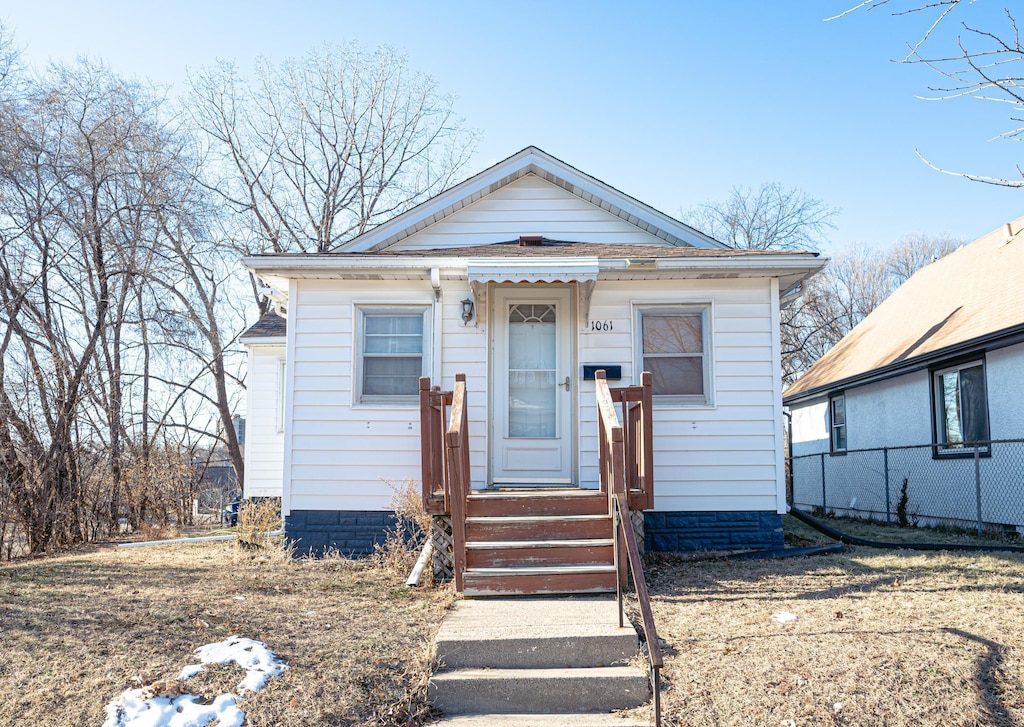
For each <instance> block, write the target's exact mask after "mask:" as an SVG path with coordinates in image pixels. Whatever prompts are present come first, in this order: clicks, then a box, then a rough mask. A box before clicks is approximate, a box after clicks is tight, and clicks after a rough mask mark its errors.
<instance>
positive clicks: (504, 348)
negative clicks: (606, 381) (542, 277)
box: [489, 285, 575, 485]
mask: <svg viewBox="0 0 1024 727" xmlns="http://www.w3.org/2000/svg"><path fill="white" fill-rule="evenodd" d="M571 293H572V291H571V289H570V288H568V287H564V286H550V285H529V286H526V285H518V286H514V287H511V286H509V287H498V288H496V289H495V294H494V297H493V300H494V304H493V305H494V308H493V316H492V318H491V320H492V321H493V322H494V323H493V325H492V326H491V331H492V333H491V336H492V338H491V354H492V355H491V372H490V375H491V386H490V387H489V388H490V391H491V396H492V400H491V413H492V416H491V480H492V482H494V483H495V484H506V485H507V484H522V485H531V484H572V482H573V476H572V470H573V446H572V443H573V434H574V428H573V417H572V416H571V412H572V403H573V400H574V398H575V392H574V390H573V389H574V384H575V382H574V381H573V376H572V372H573V360H572V353H573V351H572V349H573V346H572V341H573V332H574V331H575V327H574V326H573V324H572V318H573V310H572V295H571Z"/></svg>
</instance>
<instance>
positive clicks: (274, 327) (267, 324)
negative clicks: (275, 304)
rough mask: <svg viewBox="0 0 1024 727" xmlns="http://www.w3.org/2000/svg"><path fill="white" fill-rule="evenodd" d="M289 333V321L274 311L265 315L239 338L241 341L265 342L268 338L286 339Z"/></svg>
mask: <svg viewBox="0 0 1024 727" xmlns="http://www.w3.org/2000/svg"><path fill="white" fill-rule="evenodd" d="M287 333H288V321H287V319H285V318H282V317H281V316H279V315H278V314H277V313H275V312H274V311H268V312H266V313H264V314H263V315H262V316H261V317H260V319H259V320H258V321H256V322H255V323H253V324H252V325H251V326H249V328H248V329H246V331H245V333H243V334H242V335H241V336H239V340H241V341H243V342H244V341H246V340H264V339H268V338H284V337H285V336H286V335H287Z"/></svg>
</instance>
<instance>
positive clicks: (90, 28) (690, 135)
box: [0, 0, 1024, 252]
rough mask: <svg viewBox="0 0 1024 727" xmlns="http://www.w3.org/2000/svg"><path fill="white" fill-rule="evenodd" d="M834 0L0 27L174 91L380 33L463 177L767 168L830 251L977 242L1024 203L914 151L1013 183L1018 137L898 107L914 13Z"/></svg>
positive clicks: (920, 22)
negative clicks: (463, 134)
mask: <svg viewBox="0 0 1024 727" xmlns="http://www.w3.org/2000/svg"><path fill="white" fill-rule="evenodd" d="M851 4H853V0H820V1H819V2H780V3H766V2H763V1H754V0H747V1H740V0H735V1H728V0H725V1H722V2H706V1H705V2H691V1H690V0H685V1H682V0H681V1H679V2H632V3H629V4H628V5H627V4H626V3H622V2H618V3H612V2H598V1H594V2H554V1H553V0H549V1H548V2H532V1H529V0H527V1H525V2H515V3H489V2H479V1H477V2H472V3H470V2H445V1H444V0H433V1H432V2H422V1H421V2H389V3H385V2H380V3H372V2H366V1H365V0H362V1H360V2H350V1H349V0H335V1H334V2H329V1H327V0H324V1H322V2H313V1H303V0H292V1H291V2H288V3H283V2H265V1H262V0H250V1H249V2H244V3H242V2H215V1H212V0H206V2H197V1H196V0H182V1H180V2H175V3H159V4H156V3H146V2H138V1H137V0H136V1H135V2H125V1H124V0H106V1H104V2H98V1H96V0H74V1H70V0H37V2H34V3H28V2H23V3H18V4H17V5H14V6H8V7H7V8H6V9H3V10H0V19H3V21H4V22H5V23H6V24H7V25H8V27H9V29H11V30H13V31H14V33H15V36H16V40H17V42H18V44H19V45H20V46H22V47H23V48H24V49H25V56H24V57H25V59H26V60H27V61H28V62H29V63H30V64H32V65H35V66H42V65H43V64H45V63H46V62H47V61H48V60H51V59H52V60H71V59H73V58H74V57H75V56H76V55H78V54H87V55H90V56H92V57H95V58H99V59H102V60H105V61H106V62H107V63H108V64H109V65H111V66H112V67H113V68H114V69H115V70H116V71H118V72H120V73H123V74H125V75H129V76H136V77H139V78H148V79H151V80H153V81H156V82H158V83H161V84H169V85H171V87H172V91H179V90H183V88H184V78H185V74H186V71H187V69H188V68H197V67H201V66H203V65H206V64H209V63H211V62H212V61H214V60H215V59H217V58H224V59H228V60H233V61H235V62H236V63H238V65H239V67H240V68H242V69H247V68H249V67H251V64H252V61H253V60H254V59H255V58H256V57H257V56H258V55H265V56H267V57H269V58H271V59H280V58H284V57H286V56H296V55H302V54H303V53H304V52H306V51H307V50H308V49H310V48H312V47H314V46H317V45H319V44H322V43H324V42H345V41H348V40H358V41H360V42H362V43H363V44H364V45H367V46H376V45H378V44H380V43H388V44H391V45H392V46H394V47H396V48H398V49H399V50H401V51H404V52H405V53H406V54H407V56H408V59H409V63H410V66H411V67H412V68H414V69H416V70H419V71H422V72H425V73H428V74H430V75H432V76H434V78H435V79H436V80H437V82H438V84H439V87H440V88H441V89H443V90H445V91H450V92H452V93H454V94H456V95H457V96H458V101H457V103H456V108H457V110H458V112H459V113H460V114H461V115H462V116H464V117H465V118H466V121H467V123H468V124H469V125H470V126H472V127H474V128H477V129H479V130H480V132H481V134H482V138H481V141H480V144H479V146H478V151H477V154H476V156H475V158H474V159H473V161H472V163H471V165H470V169H469V172H470V173H472V172H476V171H479V170H480V169H483V168H484V167H486V166H488V165H489V164H491V163H493V162H496V161H498V160H500V159H503V158H505V157H507V156H509V155H510V154H513V153H514V152H516V151H518V150H519V149H521V148H523V147H525V146H528V145H530V144H534V145H536V146H539V147H541V148H542V149H544V150H545V151H547V152H549V153H551V154H553V155H554V156H556V157H559V158H560V159H562V160H564V161H566V162H568V163H569V164H572V165H573V166H575V167H577V168H579V169H581V170H583V171H585V172H587V173H589V174H592V175H594V176H596V177H598V178H599V179H601V180H603V181H605V182H607V183H609V184H611V185H613V186H615V187H617V188H619V189H621V190H622V191H624V192H626V193H628V194H631V195H633V196H634V197H637V198H639V199H641V200H643V201H644V202H647V203H648V204H651V205H653V206H654V207H656V208H658V209H660V210H662V211H664V212H666V213H668V214H671V215H673V216H678V215H679V214H680V211H681V210H682V209H683V208H686V207H690V206H692V205H694V204H697V203H699V202H702V201H704V200H708V199H722V198H724V197H725V196H726V195H727V194H728V192H729V190H730V189H731V188H732V187H733V186H736V185H743V186H756V185H758V184H760V183H762V182H766V181H779V182H781V183H783V184H784V185H786V186H795V187H799V188H801V189H803V190H804V191H806V192H807V193H809V194H811V195H813V196H815V197H818V198H820V199H822V200H823V201H824V202H825V203H826V204H828V205H829V206H832V207H837V208H840V209H841V214H840V215H839V216H838V218H837V219H836V224H837V229H836V230H835V231H834V232H833V233H832V234H831V235H830V237H831V244H830V245H829V246H828V248H827V249H828V250H829V251H830V252H837V251H840V250H842V249H843V248H845V247H847V246H849V245H851V244H854V243H858V242H859V243H864V244H868V245H887V244H889V243H890V242H892V241H893V240H895V239H896V238H898V237H899V236H901V235H904V234H908V233H949V234H953V235H956V236H962V237H966V238H974V237H978V236H980V235H981V234H984V233H985V232H988V231H989V230H992V229H995V228H997V227H999V226H1001V225H1002V224H1003V223H1005V222H1007V221H1009V220H1011V219H1014V218H1016V217H1018V216H1020V215H1021V214H1024V190H1019V191H1017V190H1010V189H1004V188H999V187H993V186H990V185H983V184H978V183H973V182H969V181H967V180H964V179H961V178H957V177H952V176H947V175H943V174H939V173H938V172H935V171H933V170H931V169H929V168H928V167H927V166H926V165H925V164H923V163H922V162H921V161H920V160H919V159H918V158H917V156H916V155H915V149H919V150H920V151H921V153H923V154H924V155H925V156H927V157H929V158H930V159H931V160H932V161H933V162H935V163H936V164H938V165H940V166H944V167H948V168H952V169H955V170H963V171H971V172H976V173H982V174H992V175H1002V176H1006V175H1012V174H1014V173H1015V170H1014V164H1015V163H1016V162H1017V160H1019V159H1020V158H1021V156H1024V154H1022V153H1021V152H1022V150H1021V149H1020V147H1019V146H1015V145H1014V143H1013V142H1010V141H988V140H989V139H991V138H992V137H994V136H996V135H997V134H998V133H1000V132H1002V131H1005V130H1007V129H1008V128H1010V127H1011V126H1012V122H1011V121H1010V120H1009V116H1010V114H1009V110H1008V108H1006V107H1004V106H1003V105H999V104H993V103H984V102H980V101H976V100H972V99H964V100H960V101H942V102H938V101H926V100H921V99H919V98H917V96H918V95H922V94H927V92H928V91H927V88H928V85H929V84H932V85H934V84H936V83H938V79H937V77H935V76H934V74H932V73H931V72H929V71H928V70H927V69H925V68H922V67H911V66H907V65H902V64H897V63H893V62H891V60H890V59H892V58H896V57H900V56H901V55H902V54H903V52H904V49H905V47H906V43H907V42H908V41H913V40H915V39H916V38H917V37H919V35H920V33H921V31H922V29H923V27H924V25H925V20H926V19H925V18H921V17H903V18H892V17H890V16H889V15H888V14H885V13H884V11H874V12H872V13H863V12H859V13H856V14H853V15H850V16H847V17H845V18H843V19H840V20H834V21H830V22H823V19H824V18H825V17H828V16H830V15H834V14H836V13H838V12H841V11H842V10H844V9H846V8H847V7H849V6H850V5H851ZM989 5H991V4H989ZM1002 5H1003V3H995V4H994V5H991V7H989V6H988V5H986V6H985V7H979V8H975V9H973V10H972V13H982V14H984V13H989V14H990V15H991V16H992V17H995V16H996V15H997V14H998V13H999V11H1000V8H1001V6H1002ZM984 21H985V18H984V17H983V18H982V21H979V22H984Z"/></svg>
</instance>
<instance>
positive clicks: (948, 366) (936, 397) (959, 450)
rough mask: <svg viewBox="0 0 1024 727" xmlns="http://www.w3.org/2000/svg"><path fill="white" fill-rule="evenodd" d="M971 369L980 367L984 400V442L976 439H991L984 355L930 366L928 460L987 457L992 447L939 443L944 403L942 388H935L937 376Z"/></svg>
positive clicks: (941, 433) (942, 427)
mask: <svg viewBox="0 0 1024 727" xmlns="http://www.w3.org/2000/svg"><path fill="white" fill-rule="evenodd" d="M975 366H981V377H982V382H983V384H984V387H985V401H984V412H985V430H986V434H985V439H983V440H979V441H984V442H987V441H988V440H989V439H991V437H992V430H991V419H990V416H989V413H990V412H989V399H988V367H987V365H986V363H985V357H984V355H981V356H971V357H968V358H963V359H958V360H955V361H944V362H943V363H941V364H939V365H937V366H933V367H931V368H930V369H929V370H928V381H929V387H930V393H931V415H932V441H933V442H934V444H933V446H932V458H933V459H971V458H973V457H974V456H975V452H977V453H978V456H981V457H991V456H992V448H991V446H990V445H989V444H982V445H980V446H977V447H975V446H970V445H969V443H966V442H965V443H963V444H960V445H956V444H954V445H950V444H949V443H948V442H945V441H943V437H944V436H945V425H944V422H945V401H944V400H943V396H942V387H941V386H940V385H939V380H940V377H941V376H942V375H943V374H948V373H950V372H952V371H961V370H963V369H969V368H974V367H975Z"/></svg>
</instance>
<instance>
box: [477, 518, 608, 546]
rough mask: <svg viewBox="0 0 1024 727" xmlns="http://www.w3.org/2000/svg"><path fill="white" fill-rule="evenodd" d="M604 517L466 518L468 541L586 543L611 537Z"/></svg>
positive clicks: (606, 519)
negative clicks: (570, 541)
mask: <svg viewBox="0 0 1024 727" xmlns="http://www.w3.org/2000/svg"><path fill="white" fill-rule="evenodd" d="M612 535H613V533H612V519H611V517H610V516H608V515H607V514H605V515H517V516H505V517H499V516H483V517H467V518H466V541H467V542H481V541H486V540H584V539H590V538H610V537H612Z"/></svg>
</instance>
